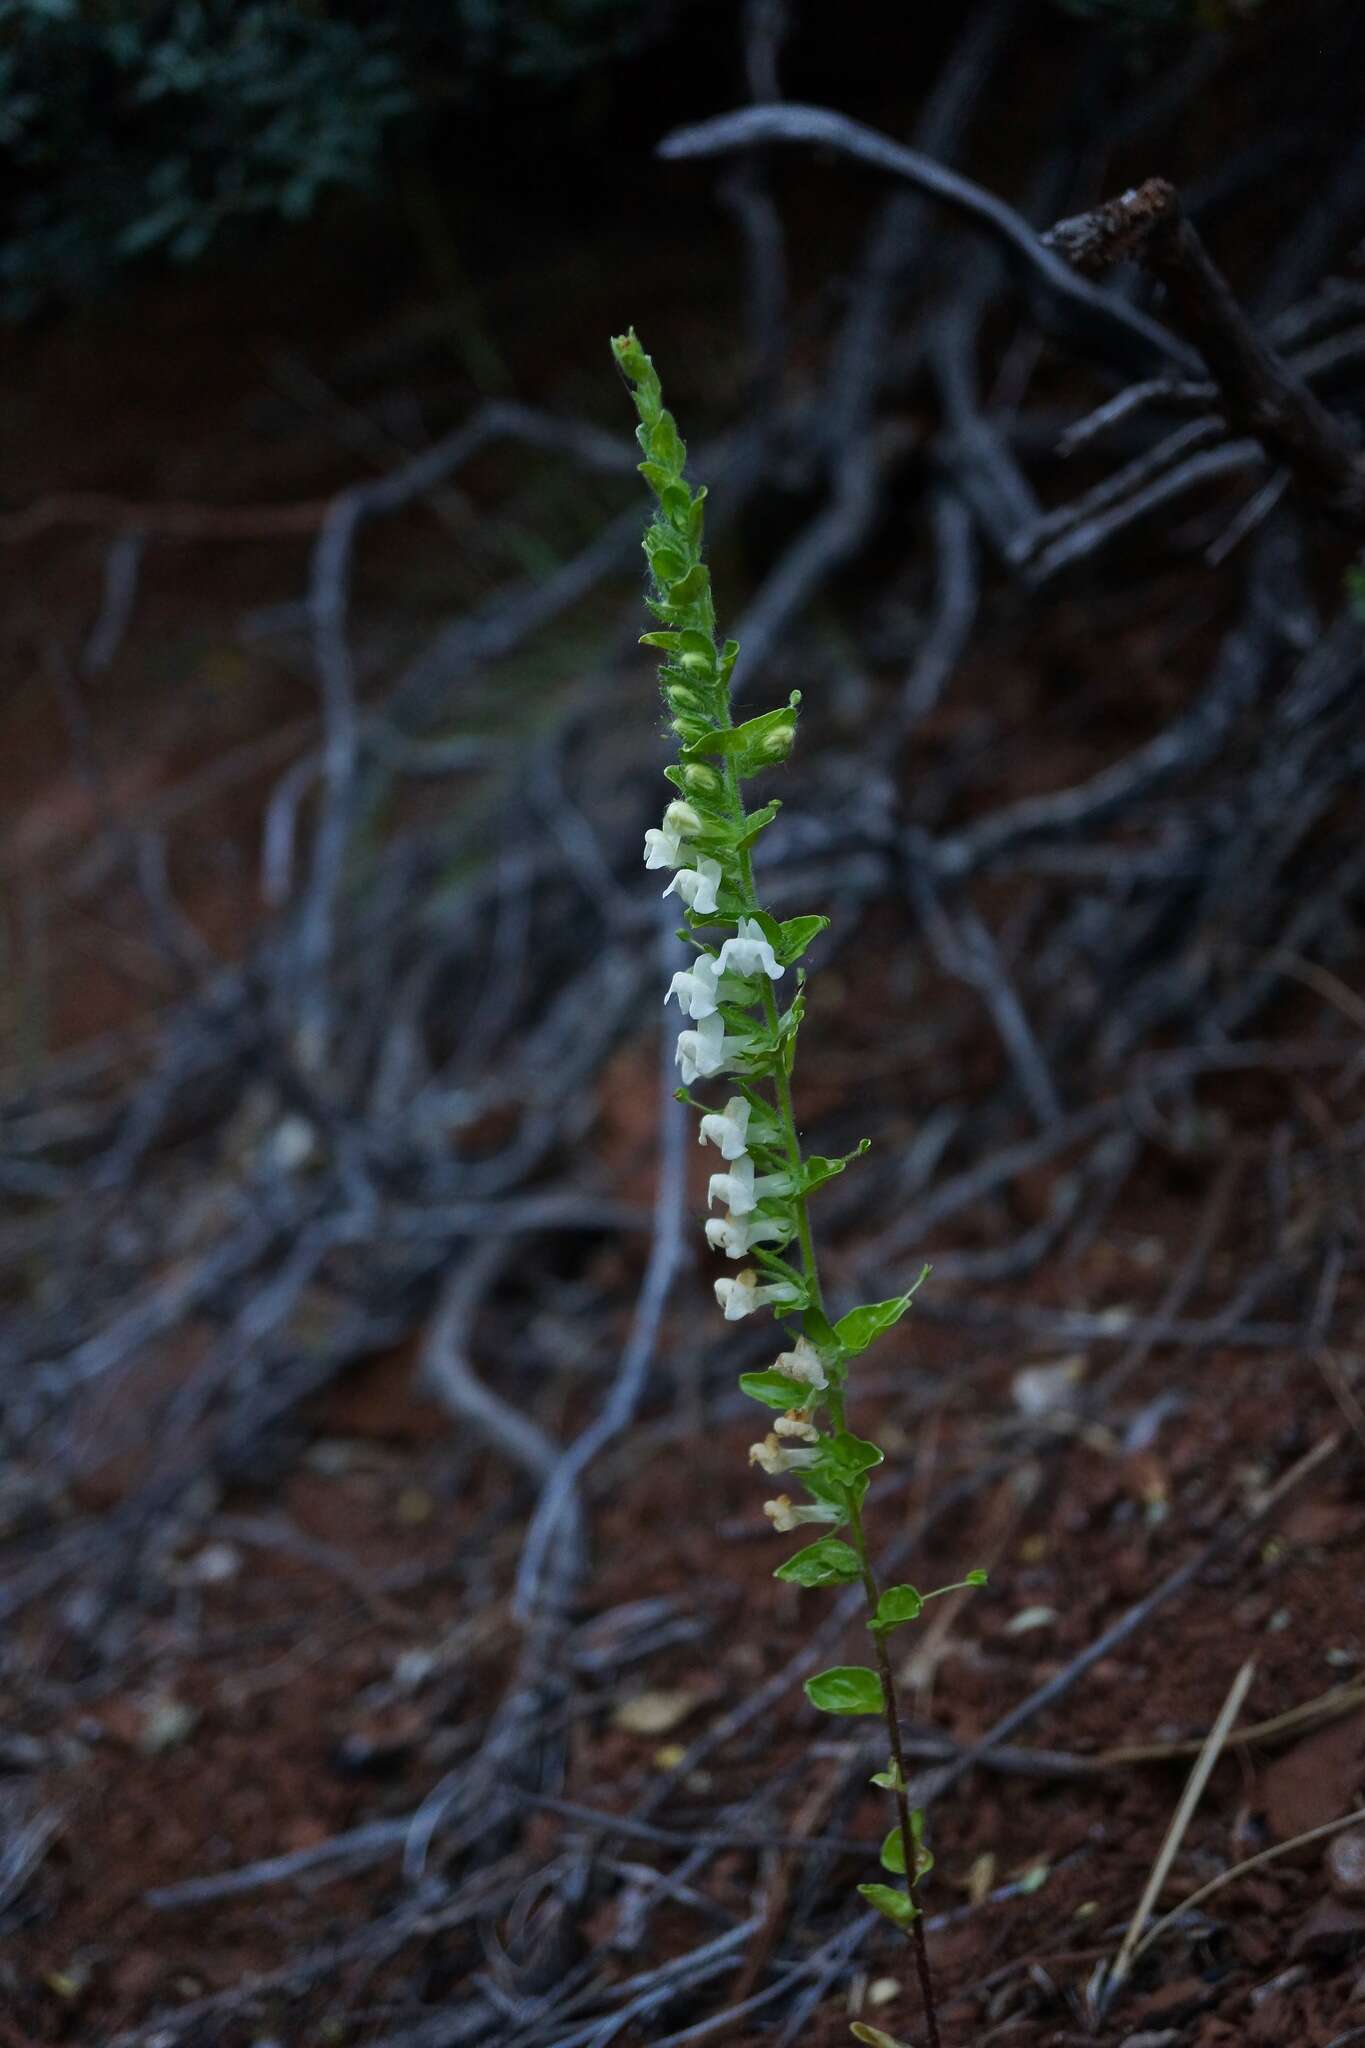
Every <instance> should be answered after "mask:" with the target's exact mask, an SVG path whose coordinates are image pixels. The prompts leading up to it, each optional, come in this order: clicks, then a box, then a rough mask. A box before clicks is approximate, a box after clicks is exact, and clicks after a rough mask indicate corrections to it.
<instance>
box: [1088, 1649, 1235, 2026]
mask: <svg viewBox="0 0 1365 2048" xmlns="http://www.w3.org/2000/svg"><path fill="white" fill-rule="evenodd" d="M1255 1675H1256V1662H1255V1659H1254V1658H1251V1657H1248V1659H1247V1661H1246V1663H1245V1664H1243V1666H1242V1668H1241V1670H1240V1671H1239V1672H1238V1673H1237V1676H1236V1677H1235V1678H1234V1679H1233V1681H1232V1684H1231V1686H1230V1687H1229V1688H1228V1696H1227V1698H1226V1699H1225V1700H1224V1702H1223V1705H1222V1708H1221V1710H1220V1712H1219V1715H1218V1719H1217V1720H1216V1721H1215V1722H1214V1724H1213V1726H1212V1728H1210V1730H1209V1733H1208V1738H1207V1740H1206V1741H1205V1743H1204V1747H1203V1749H1202V1750H1201V1751H1200V1753H1199V1757H1198V1760H1197V1762H1196V1764H1195V1767H1194V1769H1193V1770H1192V1771H1191V1772H1190V1775H1189V1780H1188V1783H1187V1784H1186V1786H1185V1790H1184V1791H1183V1793H1182V1794H1181V1796H1180V1804H1179V1805H1178V1806H1177V1807H1176V1810H1175V1812H1174V1814H1173V1815H1172V1816H1171V1824H1170V1826H1169V1827H1168V1828H1167V1830H1166V1836H1165V1840H1164V1841H1163V1842H1162V1844H1161V1847H1160V1849H1159V1850H1158V1852H1157V1858H1156V1861H1155V1863H1153V1865H1152V1868H1151V1874H1150V1875H1149V1877H1148V1879H1147V1883H1146V1885H1145V1886H1144V1887H1143V1893H1142V1897H1141V1898H1140V1899H1139V1900H1138V1903H1137V1910H1136V1911H1135V1913H1134V1914H1133V1918H1132V1920H1131V1922H1130V1923H1129V1927H1128V1932H1127V1933H1126V1934H1125V1935H1124V1937H1123V1941H1122V1943H1121V1944H1120V1947H1119V1952H1118V1954H1117V1955H1116V1956H1115V1958H1114V1961H1113V1964H1112V1966H1111V1967H1110V1968H1109V1969H1107V1970H1106V1968H1105V1966H1104V1965H1103V1963H1101V1964H1100V1966H1099V1968H1098V1969H1097V1970H1096V1972H1095V1974H1094V1976H1093V1978H1092V1979H1091V1985H1090V2002H1091V2005H1092V2008H1093V2010H1094V2014H1095V2017H1096V2019H1099V2018H1100V2017H1101V2015H1102V2014H1103V2012H1104V2010H1105V2008H1106V2007H1107V2006H1108V2004H1109V2002H1110V2000H1111V1999H1112V1998H1113V1997H1114V1996H1115V1994H1116V1993H1117V1992H1118V1991H1119V1990H1120V1989H1121V1988H1122V1986H1123V1985H1124V1983H1125V1982H1126V1981H1127V1978H1128V1973H1129V1971H1130V1970H1131V1969H1132V1967H1133V1962H1134V1960H1135V1958H1136V1956H1137V1955H1138V1954H1139V1942H1140V1941H1141V1938H1142V1930H1143V1928H1144V1927H1145V1926H1146V1925H1147V1921H1148V1918H1149V1916H1150V1914H1151V1911H1152V1907H1153V1906H1154V1905H1155V1903H1156V1901H1157V1898H1158V1897H1159V1895H1160V1892H1161V1887H1162V1885H1163V1884H1164V1883H1165V1882H1166V1877H1167V1873H1168V1872H1169V1870H1170V1867H1171V1865H1172V1863H1173V1862H1174V1861H1175V1856H1176V1851H1177V1850H1178V1849H1179V1847H1180V1844H1181V1843H1182V1842H1183V1841H1184V1839H1185V1830H1186V1828H1187V1827H1188V1826H1189V1824H1190V1822H1191V1820H1192V1819H1193V1818H1194V1810H1195V1808H1196V1807H1197V1806H1198V1804H1199V1801H1200V1800H1201V1798H1202V1797H1203V1795H1204V1787H1205V1786H1206V1785H1207V1783H1208V1781H1209V1777H1210V1774H1211V1773H1212V1770H1213V1767H1214V1765H1215V1764H1216V1763H1217V1761H1218V1759H1219V1757H1220V1756H1221V1755H1222V1752H1223V1746H1224V1744H1225V1743H1226V1741H1227V1739H1228V1736H1229V1734H1230V1733H1231V1730H1232V1724H1233V1722H1234V1721H1235V1720H1236V1719H1237V1716H1238V1714H1239V1713H1240V1712H1241V1708H1242V1702H1243V1700H1244V1699H1245V1698H1246V1696H1247V1690H1248V1688H1249V1687H1250V1684H1251V1681H1252V1679H1253V1678H1254V1677H1255Z"/></svg>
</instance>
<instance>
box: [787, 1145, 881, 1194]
mask: <svg viewBox="0 0 1365 2048" xmlns="http://www.w3.org/2000/svg"><path fill="white" fill-rule="evenodd" d="M871 1148H872V1140H871V1139H870V1138H864V1139H863V1141H862V1143H861V1144H859V1145H857V1146H855V1147H854V1149H853V1151H852V1152H845V1154H844V1156H843V1158H842V1159H826V1158H824V1157H823V1156H822V1155H821V1154H820V1153H819V1152H812V1153H810V1154H809V1156H808V1157H807V1158H806V1160H805V1161H804V1162H803V1164H802V1167H801V1186H802V1188H803V1190H804V1191H805V1193H806V1194H808V1195H812V1194H814V1192H815V1190H816V1189H817V1188H822V1187H823V1186H824V1184H825V1182H826V1181H827V1180H833V1179H834V1176H835V1174H836V1173H842V1172H843V1170H844V1168H845V1167H846V1166H847V1165H848V1163H849V1161H850V1160H851V1159H861V1158H862V1156H863V1154H864V1152H868V1151H870V1150H871Z"/></svg>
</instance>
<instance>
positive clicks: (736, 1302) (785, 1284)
mask: <svg viewBox="0 0 1365 2048" xmlns="http://www.w3.org/2000/svg"><path fill="white" fill-rule="evenodd" d="M714 1286H715V1291H716V1300H717V1301H718V1302H719V1303H720V1306H721V1308H722V1309H723V1310H724V1311H725V1320H726V1322H727V1323H737V1322H738V1321H739V1320H740V1318H741V1316H749V1315H752V1314H753V1312H754V1310H755V1309H756V1308H763V1307H764V1306H765V1304H766V1303H768V1302H772V1303H773V1304H774V1305H776V1304H779V1303H780V1304H781V1305H782V1306H784V1307H788V1308H790V1307H791V1306H792V1305H793V1304H794V1303H796V1302H797V1301H799V1300H800V1298H801V1292H800V1289H799V1288H797V1287H794V1286H793V1285H792V1283H791V1282H790V1281H789V1280H778V1281H775V1282H772V1283H770V1284H769V1285H768V1286H766V1287H763V1286H760V1285H759V1279H758V1275H757V1273H756V1272H755V1271H754V1270H753V1267H752V1266H746V1268H745V1269H744V1271H743V1272H742V1273H736V1274H735V1276H734V1278H733V1280H732V1279H731V1278H730V1277H729V1275H728V1274H726V1275H723V1276H722V1277H721V1278H720V1279H719V1280H717V1281H715V1282H714Z"/></svg>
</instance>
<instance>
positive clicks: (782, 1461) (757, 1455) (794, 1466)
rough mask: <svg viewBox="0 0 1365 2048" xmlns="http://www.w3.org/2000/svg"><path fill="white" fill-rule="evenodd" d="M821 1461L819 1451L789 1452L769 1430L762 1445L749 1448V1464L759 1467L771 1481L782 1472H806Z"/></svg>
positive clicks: (751, 1445)
mask: <svg viewBox="0 0 1365 2048" xmlns="http://www.w3.org/2000/svg"><path fill="white" fill-rule="evenodd" d="M819 1461H820V1453H819V1452H818V1451H789V1450H786V1449H784V1447H783V1446H782V1445H781V1444H780V1443H779V1442H778V1440H777V1437H776V1435H775V1434H774V1433H773V1431H771V1430H769V1432H768V1434H767V1436H765V1437H764V1439H763V1441H762V1443H761V1444H750V1446H749V1463H750V1464H751V1465H757V1466H759V1467H760V1468H761V1469H762V1470H763V1471H764V1472H766V1473H767V1474H768V1476H769V1478H770V1479H773V1478H776V1477H777V1475H778V1473H780V1472H801V1471H806V1470H808V1469H809V1468H810V1467H811V1466H812V1465H816V1464H818V1463H819Z"/></svg>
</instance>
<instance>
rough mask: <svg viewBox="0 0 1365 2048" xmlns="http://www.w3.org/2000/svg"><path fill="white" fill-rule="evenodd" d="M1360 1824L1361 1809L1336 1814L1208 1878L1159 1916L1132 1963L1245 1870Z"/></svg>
mask: <svg viewBox="0 0 1365 2048" xmlns="http://www.w3.org/2000/svg"><path fill="white" fill-rule="evenodd" d="M1362 1820H1365V1807H1359V1806H1357V1807H1353V1808H1352V1809H1351V1811H1350V1813H1341V1814H1338V1815H1337V1818H1336V1819H1335V1820H1325V1821H1324V1822H1323V1823H1322V1826H1321V1827H1317V1828H1309V1829H1308V1830H1307V1832H1306V1833H1304V1834H1302V1835H1291V1836H1290V1838H1289V1840H1288V1841H1287V1842H1276V1843H1274V1844H1273V1845H1272V1847H1270V1848H1269V1849H1262V1850H1260V1851H1259V1852H1258V1853H1257V1854H1256V1855H1255V1856H1248V1857H1247V1858H1246V1859H1245V1861H1244V1862H1241V1863H1234V1864H1233V1866H1232V1868H1231V1870H1224V1871H1222V1872H1221V1873H1220V1874H1219V1875H1218V1876H1217V1877H1211V1878H1210V1879H1209V1881H1208V1883H1207V1884H1201V1885H1200V1887H1199V1889H1198V1891H1197V1892H1191V1893H1190V1895H1189V1897H1188V1898H1187V1899H1182V1900H1181V1902H1180V1904H1179V1905H1178V1906H1175V1907H1173V1908H1172V1910H1171V1911H1170V1912H1169V1913H1166V1914H1163V1916H1162V1917H1161V1919H1160V1920H1157V1921H1155V1922H1154V1923H1153V1925H1152V1926H1151V1927H1149V1928H1148V1929H1147V1932H1146V1934H1144V1936H1143V1937H1142V1940H1141V1941H1140V1942H1139V1943H1138V1945H1137V1947H1136V1948H1135V1949H1134V1951H1133V1961H1134V1962H1136V1961H1137V1960H1138V1958H1139V1956H1144V1955H1145V1954H1146V1953H1147V1951H1148V1949H1149V1948H1150V1947H1151V1946H1152V1944H1153V1942H1156V1941H1159V1940H1160V1939H1161V1937H1162V1935H1163V1934H1165V1933H1166V1932H1167V1931H1168V1930H1169V1929H1170V1928H1172V1927H1174V1926H1175V1924H1176V1922H1177V1921H1178V1920H1182V1919H1183V1918H1184V1917H1185V1915H1186V1913H1192V1912H1193V1911H1194V1909H1195V1907H1196V1906H1202V1905H1203V1903H1204V1901H1205V1899H1209V1898H1212V1897H1213V1894H1214V1893H1215V1892H1220V1891H1222V1889H1223V1886H1224V1885H1227V1884H1231V1883H1232V1882H1233V1880H1234V1878H1238V1877H1245V1876H1246V1874H1247V1872H1248V1871H1249V1870H1259V1869H1260V1868H1261V1866H1262V1864H1265V1863H1274V1862H1276V1861H1277V1860H1278V1859H1279V1858H1280V1857H1281V1856H1288V1855H1289V1853H1290V1851H1291V1850H1293V1849H1304V1848H1306V1847H1307V1846H1308V1844H1309V1843H1310V1842H1321V1841H1324V1840H1325V1839H1326V1837H1327V1836H1328V1835H1338V1834H1340V1833H1341V1830H1342V1829H1343V1828H1349V1827H1354V1826H1358V1825H1359V1823H1360V1822H1361V1821H1362Z"/></svg>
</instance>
